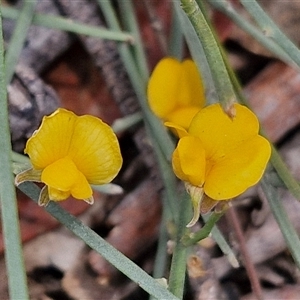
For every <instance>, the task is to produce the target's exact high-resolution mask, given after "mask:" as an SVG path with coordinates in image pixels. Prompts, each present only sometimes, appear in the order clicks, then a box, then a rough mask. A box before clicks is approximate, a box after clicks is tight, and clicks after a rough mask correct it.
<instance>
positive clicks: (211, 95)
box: [173, 1, 219, 104]
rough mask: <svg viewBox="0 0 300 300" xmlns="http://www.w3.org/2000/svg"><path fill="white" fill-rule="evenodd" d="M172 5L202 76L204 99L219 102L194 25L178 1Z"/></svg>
mask: <svg viewBox="0 0 300 300" xmlns="http://www.w3.org/2000/svg"><path fill="white" fill-rule="evenodd" d="M173 7H174V10H175V12H176V14H177V16H178V19H179V22H180V24H181V29H182V32H183V34H184V37H185V40H186V42H187V44H188V46H189V51H190V52H191V55H192V57H193V60H194V61H195V63H196V64H197V67H198V70H199V73H200V74H201V77H202V78H203V81H204V86H205V94H206V101H207V102H208V104H209V103H215V102H219V96H218V93H217V90H216V86H215V83H214V80H213V77H212V72H211V70H210V66H209V64H208V61H207V57H206V56H205V52H204V50H203V46H202V42H201V40H199V38H198V36H197V34H196V32H195V30H194V27H193V26H192V24H191V22H190V20H189V19H188V17H187V15H186V14H185V13H184V11H183V10H182V9H181V7H180V3H179V1H174V2H173Z"/></svg>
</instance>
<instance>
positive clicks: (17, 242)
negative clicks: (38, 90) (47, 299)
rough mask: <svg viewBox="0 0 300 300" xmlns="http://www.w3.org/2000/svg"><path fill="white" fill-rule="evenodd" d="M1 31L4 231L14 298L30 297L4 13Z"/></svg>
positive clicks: (0, 156) (0, 188)
mask: <svg viewBox="0 0 300 300" xmlns="http://www.w3.org/2000/svg"><path fill="white" fill-rule="evenodd" d="M0 32H1V34H0V124H1V126H0V149H1V151H0V200H1V214H2V232H3V238H4V245H5V261H6V266H7V277H8V286H9V294H10V299H22V300H23V299H24V300H26V299H29V296H28V288H27V282H26V274H25V268H24V261H23V253H22V243H21V237H20V227H19V219H18V208H17V200H16V194H15V187H14V183H13V182H14V179H13V175H12V165H11V140H10V131H9V122H8V106H7V92H6V82H5V71H4V70H5V67H4V45H3V44H4V42H3V37H2V18H1V13H0Z"/></svg>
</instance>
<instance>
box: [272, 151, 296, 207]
mask: <svg viewBox="0 0 300 300" xmlns="http://www.w3.org/2000/svg"><path fill="white" fill-rule="evenodd" d="M271 163H272V165H273V167H274V169H275V170H276V172H277V174H278V176H279V177H280V179H281V180H282V181H283V183H284V184H285V186H286V187H287V189H288V190H289V191H290V192H291V194H292V195H293V196H294V197H295V198H296V199H297V200H298V201H299V200H300V185H299V183H298V182H297V181H296V179H295V178H294V177H293V176H292V174H291V172H290V171H289V169H288V167H287V165H286V164H285V163H284V161H283V160H282V158H281V156H280V155H279V153H278V151H277V150H276V149H275V147H274V146H272V155H271Z"/></svg>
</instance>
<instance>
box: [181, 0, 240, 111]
mask: <svg viewBox="0 0 300 300" xmlns="http://www.w3.org/2000/svg"><path fill="white" fill-rule="evenodd" d="M181 3H182V9H183V10H184V11H185V13H186V14H187V16H188V18H189V19H190V22H191V23H192V25H193V27H194V29H195V31H196V34H197V36H198V38H199V39H200V41H201V43H202V45H203V50H204V53H205V56H206V58H207V61H208V64H209V66H210V69H211V73H212V77H213V80H214V82H215V86H216V90H217V93H218V96H219V100H220V102H221V104H222V106H223V107H224V108H225V110H227V109H228V108H230V106H231V105H232V103H233V102H234V101H235V100H236V99H235V98H236V97H235V93H234V90H233V87H232V84H231V81H230V79H229V77H228V74H227V70H226V66H225V64H224V61H223V57H222V53H221V51H220V49H219V46H218V42H217V41H216V39H215V37H214V34H213V32H212V30H211V28H210V26H209V24H208V23H207V21H206V18H205V15H204V12H202V11H201V8H200V7H199V6H198V4H197V2H196V1H195V0H181Z"/></svg>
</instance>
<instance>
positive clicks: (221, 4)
mask: <svg viewBox="0 0 300 300" xmlns="http://www.w3.org/2000/svg"><path fill="white" fill-rule="evenodd" d="M208 2H209V3H210V4H211V5H212V6H213V7H214V8H216V9H218V10H219V11H221V12H222V13H224V14H225V15H227V16H228V17H229V18H230V19H231V20H232V21H233V22H234V23H235V24H236V25H237V26H239V27H240V28H241V29H242V30H244V31H245V32H247V33H248V34H250V35H251V36H252V37H253V38H254V39H255V40H256V41H258V42H259V43H260V44H261V45H262V46H264V47H265V48H266V49H268V50H269V51H270V52H272V53H273V54H274V55H275V56H277V57H278V58H279V59H281V60H282V61H284V62H286V63H288V64H290V65H291V66H295V65H296V64H295V62H294V61H293V60H292V59H291V58H290V56H289V55H288V54H287V53H286V52H285V51H284V50H283V49H282V48H281V47H279V46H278V44H276V43H275V42H274V41H273V40H272V39H270V38H269V37H267V36H266V35H265V34H264V33H263V32H261V31H260V30H259V29H257V28H256V27H255V26H254V25H252V24H251V23H250V22H248V21H247V20H246V19H245V18H244V17H243V16H242V15H241V14H240V13H239V12H238V11H236V10H235V8H234V7H233V5H232V3H230V2H229V1H227V0H208Z"/></svg>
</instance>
